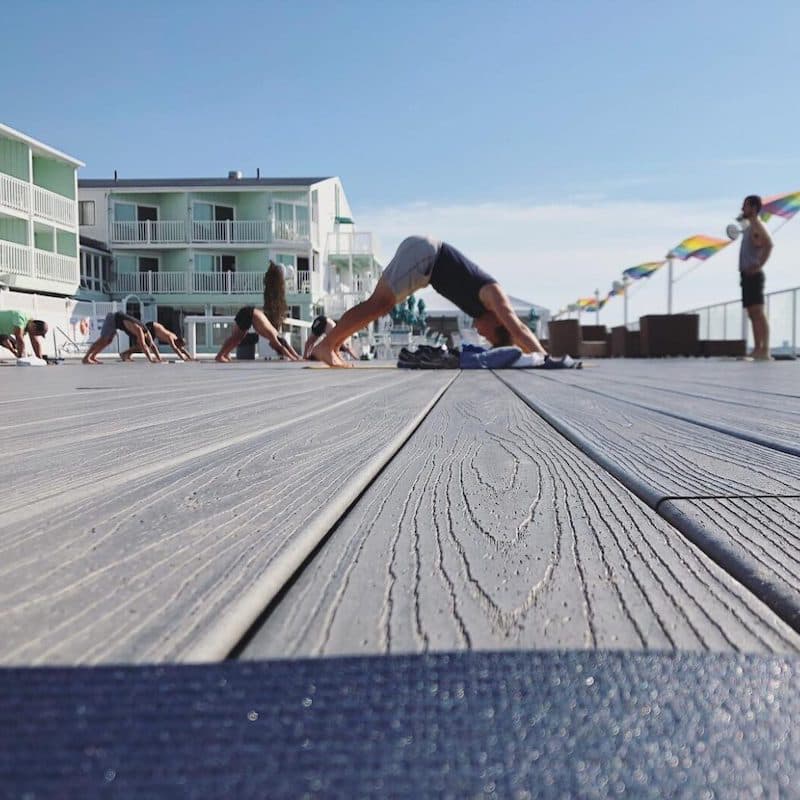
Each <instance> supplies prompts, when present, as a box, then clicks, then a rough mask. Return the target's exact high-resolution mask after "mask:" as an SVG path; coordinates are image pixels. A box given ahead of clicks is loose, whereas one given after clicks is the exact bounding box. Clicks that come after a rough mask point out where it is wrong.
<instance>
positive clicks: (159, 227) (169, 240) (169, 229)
mask: <svg viewBox="0 0 800 800" xmlns="http://www.w3.org/2000/svg"><path fill="white" fill-rule="evenodd" d="M111 241H112V242H115V243H116V244H182V243H184V242H186V223H185V222H184V220H177V219H175V220H173V219H165V220H145V221H143V222H112V223H111Z"/></svg>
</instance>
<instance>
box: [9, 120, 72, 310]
mask: <svg viewBox="0 0 800 800" xmlns="http://www.w3.org/2000/svg"><path fill="white" fill-rule="evenodd" d="M82 166H83V164H82V163H81V162H80V161H78V160H77V159H75V158H72V157H71V156H68V155H65V154H64V153H61V152H59V151H58V150H55V149H54V148H52V147H50V146H48V145H46V144H43V143H42V142H39V141H37V140H36V139H33V138H31V137H30V136H27V135H26V134H24V133H20V132H19V131H17V130H14V129H13V128H10V127H8V126H7V125H2V124H0V287H2V288H4V289H6V290H8V291H9V292H12V293H14V292H22V293H32V292H41V293H43V294H45V295H58V296H64V297H69V296H71V295H73V294H74V293H75V290H76V289H77V288H78V281H79V266H78V187H77V171H78V167H82ZM9 303H12V304H13V301H12V300H10V299H7V301H6V304H7V305H8V304H9Z"/></svg>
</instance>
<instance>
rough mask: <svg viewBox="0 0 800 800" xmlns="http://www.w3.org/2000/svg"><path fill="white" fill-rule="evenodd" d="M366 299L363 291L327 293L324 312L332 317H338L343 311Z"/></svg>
mask: <svg viewBox="0 0 800 800" xmlns="http://www.w3.org/2000/svg"><path fill="white" fill-rule="evenodd" d="M366 299H367V295H366V294H365V293H364V292H339V293H337V294H332V295H329V296H328V297H327V298H326V299H325V313H326V314H329V315H330V316H333V317H339V316H341V315H342V314H344V312H345V311H347V310H349V309H351V308H352V307H353V306H355V305H358V304H359V303H361V302H363V301H364V300H366Z"/></svg>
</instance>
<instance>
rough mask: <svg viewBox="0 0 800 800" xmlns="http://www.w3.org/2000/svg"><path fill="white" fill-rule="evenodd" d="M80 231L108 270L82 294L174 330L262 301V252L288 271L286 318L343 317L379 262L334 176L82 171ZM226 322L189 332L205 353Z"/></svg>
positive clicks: (372, 277) (265, 262)
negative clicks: (100, 251) (90, 174)
mask: <svg viewBox="0 0 800 800" xmlns="http://www.w3.org/2000/svg"><path fill="white" fill-rule="evenodd" d="M78 187H79V214H80V233H81V237H82V238H84V239H85V241H93V242H94V243H95V245H104V246H105V247H106V248H107V249H108V251H110V253H111V256H112V259H113V268H112V269H111V270H110V272H109V274H108V276H107V280H103V281H102V282H101V285H100V286H99V287H98V284H97V283H96V282H95V283H93V284H92V288H91V289H90V288H89V284H90V283H92V282H91V281H90V280H89V279H87V280H86V281H84V283H85V284H86V286H84V289H83V290H82V296H83V297H85V298H86V299H99V296H97V297H95V295H94V291H96V290H97V289H98V288H100V289H101V290H103V291H105V292H107V294H105V299H112V300H116V301H118V302H125V304H126V306H127V307H128V308H129V310H131V308H132V306H133V309H132V310H135V306H136V304H138V305H139V307H140V310H141V314H142V316H143V318H144V319H156V318H157V319H158V320H159V321H160V322H162V323H163V324H165V325H167V326H168V327H171V328H173V329H174V330H178V329H180V328H181V327H182V320H183V317H185V316H187V315H206V316H229V315H232V314H235V312H236V311H237V310H238V309H239V308H241V307H242V306H243V305H258V306H260V305H261V304H262V302H263V278H264V273H265V271H266V268H267V265H268V263H269V260H270V259H272V260H274V261H276V262H278V263H280V264H283V265H284V266H285V267H287V270H286V272H287V276H288V277H287V290H288V298H287V299H288V301H289V304H290V307H291V310H290V314H291V316H293V317H295V318H297V319H302V320H306V321H310V320H311V319H313V317H314V316H315V314H316V313H320V312H325V313H328V314H331V315H333V316H334V317H337V316H339V315H340V314H341V313H342V312H343V311H344V309H345V308H347V307H349V306H350V305H352V304H353V303H354V302H358V301H359V300H361V299H363V298H364V297H366V296H367V294H368V293H369V292H371V291H372V289H373V288H374V286H375V283H376V282H377V279H378V277H379V272H380V268H379V265H378V263H377V261H376V260H375V258H374V255H373V249H372V237H371V235H370V234H365V233H361V232H356V231H355V226H354V224H353V222H352V215H351V210H350V207H349V205H348V202H347V198H346V196H345V193H344V190H343V188H342V184H341V181H340V180H339V179H338V178H336V177H320V178H262V177H260V175H259V176H256V177H251V178H243V177H242V176H241V173H239V172H231V173H229V176H228V177H227V178H181V179H142V180H133V179H103V180H97V179H83V180H80V181H79V182H78ZM228 332H229V331H228V324H226V323H223V322H220V323H210V324H207V325H202V326H200V328H199V329H198V331H197V335H198V350H200V351H201V352H202V351H205V352H210V351H213V350H215V349H216V348H218V347H219V345H220V344H221V342H222V341H224V339H225V338H226V337H227V335H228Z"/></svg>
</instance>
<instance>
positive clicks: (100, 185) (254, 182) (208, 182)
mask: <svg viewBox="0 0 800 800" xmlns="http://www.w3.org/2000/svg"><path fill="white" fill-rule="evenodd" d="M333 177H334V176H332V175H331V176H323V177H319V178H137V179H134V178H120V179H118V180H114V179H113V178H80V179H79V180H78V186H79V187H84V188H86V189H104V188H109V189H112V188H119V189H129V188H138V187H144V188H146V187H166V186H181V187H188V186H224V187H226V188H235V187H237V186H311V185H312V184H314V183H320V181H327V180H331V178H333Z"/></svg>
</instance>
